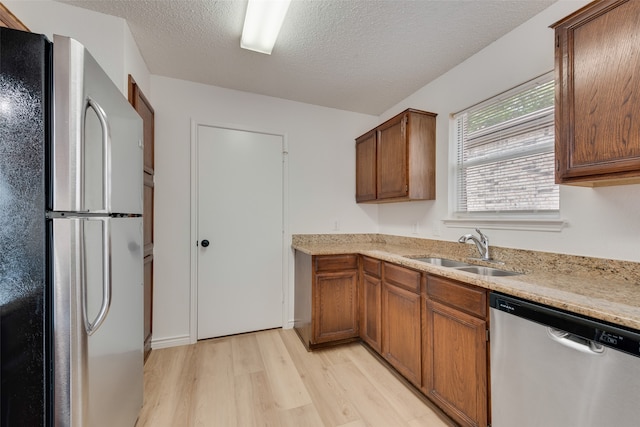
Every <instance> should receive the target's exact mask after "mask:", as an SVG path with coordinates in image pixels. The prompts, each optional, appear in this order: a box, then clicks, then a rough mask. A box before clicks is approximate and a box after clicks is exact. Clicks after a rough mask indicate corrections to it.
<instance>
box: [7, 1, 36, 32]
mask: <svg viewBox="0 0 640 427" xmlns="http://www.w3.org/2000/svg"><path fill="white" fill-rule="evenodd" d="M0 27H6V28H13V29H14V30H22V31H29V29H28V28H27V26H26V25H24V24H23V23H22V21H20V20H19V19H18V18H17V17H16V16H15V15H14V14H13V13H11V11H10V10H9V9H7V7H6V6H5V5H3V4H2V3H0Z"/></svg>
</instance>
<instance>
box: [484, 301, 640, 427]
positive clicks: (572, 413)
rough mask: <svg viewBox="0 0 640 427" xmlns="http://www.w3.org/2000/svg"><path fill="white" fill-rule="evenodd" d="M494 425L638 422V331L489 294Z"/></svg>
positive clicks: (621, 426)
mask: <svg viewBox="0 0 640 427" xmlns="http://www.w3.org/2000/svg"><path fill="white" fill-rule="evenodd" d="M490 316H491V318H490V321H491V326H490V331H491V356H490V358H491V407H492V416H491V418H492V419H491V425H492V427H516V426H517V427H574V426H575V427H578V426H579V427H607V426H612V427H613V426H615V427H638V426H640V332H639V331H633V330H628V329H624V328H621V327H617V326H613V325H609V324H605V323H602V322H600V321H596V320H594V319H590V318H586V317H581V316H578V315H575V314H572V313H568V312H565V311H562V310H558V309H555V308H551V307H547V306H543V305H539V304H535V303H531V302H528V301H524V300H521V299H518V298H514V297H511V296H505V295H502V294H499V293H495V292H493V293H491V295H490Z"/></svg>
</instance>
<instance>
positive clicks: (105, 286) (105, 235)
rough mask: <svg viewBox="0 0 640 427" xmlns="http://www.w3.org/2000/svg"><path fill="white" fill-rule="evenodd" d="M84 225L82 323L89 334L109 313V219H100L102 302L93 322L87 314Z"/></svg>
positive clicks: (110, 289) (110, 287) (81, 238)
mask: <svg viewBox="0 0 640 427" xmlns="http://www.w3.org/2000/svg"><path fill="white" fill-rule="evenodd" d="M83 228H84V227H80V230H81V231H80V233H81V236H80V242H81V243H80V244H81V249H80V251H81V253H82V261H81V263H82V267H81V268H82V293H83V298H82V313H83V317H84V325H85V330H86V331H87V334H88V335H89V336H91V335H93V334H94V333H95V332H96V331H97V330H98V328H100V325H102V322H104V320H105V319H106V318H107V314H108V313H109V308H111V291H112V283H111V226H110V221H109V220H108V219H106V220H103V221H102V245H103V253H102V274H103V276H102V303H101V304H100V310H99V311H98V314H97V315H96V318H95V319H94V320H93V322H90V321H89V318H88V314H87V274H86V256H85V236H84V231H83Z"/></svg>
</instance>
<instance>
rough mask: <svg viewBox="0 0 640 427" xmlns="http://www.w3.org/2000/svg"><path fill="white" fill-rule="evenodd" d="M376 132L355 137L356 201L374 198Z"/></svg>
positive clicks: (366, 200)
mask: <svg viewBox="0 0 640 427" xmlns="http://www.w3.org/2000/svg"><path fill="white" fill-rule="evenodd" d="M376 194H377V192H376V133H375V131H371V132H369V133H366V134H364V135H362V136H361V137H360V138H358V139H356V202H358V203H360V202H368V201H372V200H375V199H376Z"/></svg>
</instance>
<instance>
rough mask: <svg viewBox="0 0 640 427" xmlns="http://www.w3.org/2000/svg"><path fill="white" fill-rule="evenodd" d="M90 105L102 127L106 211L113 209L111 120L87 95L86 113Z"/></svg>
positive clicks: (103, 192)
mask: <svg viewBox="0 0 640 427" xmlns="http://www.w3.org/2000/svg"><path fill="white" fill-rule="evenodd" d="M89 107H91V109H92V110H93V111H95V113H96V115H97V116H98V120H99V121H100V127H101V128H102V172H103V176H102V194H103V203H104V209H105V212H109V211H110V209H111V136H110V135H109V121H108V119H107V113H105V111H104V109H103V108H102V107H101V106H100V104H98V102H96V101H95V100H94V99H93V98H91V97H90V96H87V104H86V106H85V114H86V111H87V108H89ZM83 138H84V135H83ZM83 145H84V141H83Z"/></svg>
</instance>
